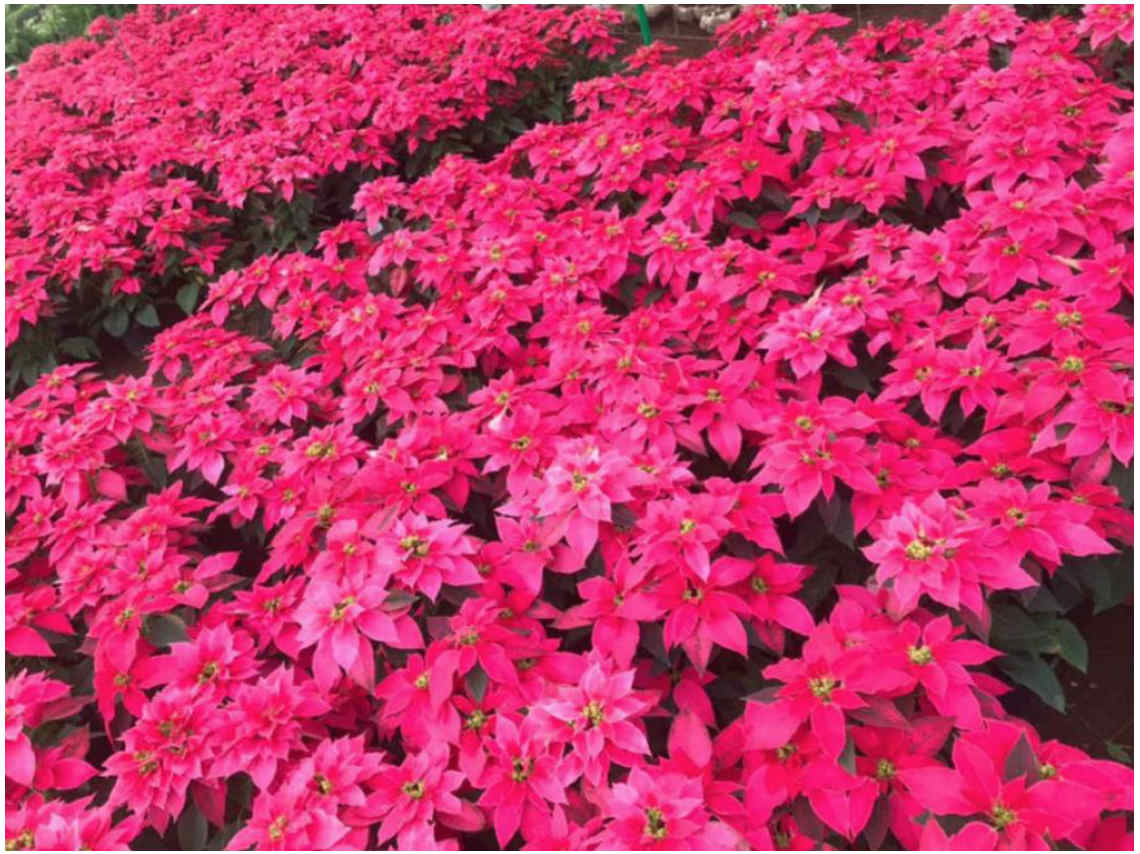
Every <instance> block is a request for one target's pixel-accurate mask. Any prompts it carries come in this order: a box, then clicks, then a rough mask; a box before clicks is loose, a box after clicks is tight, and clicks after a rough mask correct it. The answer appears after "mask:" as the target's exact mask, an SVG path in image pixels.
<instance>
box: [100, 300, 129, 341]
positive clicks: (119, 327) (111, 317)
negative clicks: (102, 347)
mask: <svg viewBox="0 0 1140 854" xmlns="http://www.w3.org/2000/svg"><path fill="white" fill-rule="evenodd" d="M130 322H131V317H130V315H129V314H127V310H126V309H125V308H123V307H122V306H117V307H116V308H114V309H113V310H112V311H111V313H110V314H108V315H107V316H106V317H104V318H103V328H104V329H105V330H106V331H107V334H108V335H110V336H111V337H112V338H122V337H123V335H124V334H126V331H127V327H128V326H129V325H130Z"/></svg>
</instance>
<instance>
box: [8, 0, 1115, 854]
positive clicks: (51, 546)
mask: <svg viewBox="0 0 1140 854" xmlns="http://www.w3.org/2000/svg"><path fill="white" fill-rule="evenodd" d="M1105 8H1108V7H1105ZM248 14H251V15H253V14H254V13H252V12H251V13H248ZM259 14H265V13H259ZM273 14H277V13H276V12H274V13H273ZM297 14H300V13H297ZM336 14H338V15H341V16H350V15H352V14H361V15H364V14H366V13H362V12H351V11H349V10H347V9H346V10H342V11H339V12H337V13H336ZM844 20H845V19H841V18H837V17H836V16H833V15H828V14H823V15H796V16H793V17H791V18H787V19H784V20H781V19H779V17H778V14H777V12H776V11H775V10H774V9H772V8H761V7H756V8H751V9H749V10H747V11H746V13H745V14H743V15H742V16H741V17H740V18H739V19H737V20H736V21H734V22H732V23H731V24H729V25H727V26H726V27H723V28H722V29H721V30H720V32H719V33H718V47H717V49H716V50H714V51H713V52H712V53H710V54H709V55H707V56H706V57H704V58H701V59H698V60H690V61H685V62H679V63H674V62H671V61H669V58H668V56H667V51H666V50H665V49H664V48H663V47H661V46H655V47H653V48H651V49H647V50H644V51H642V52H640V53H638V54H637V55H635V56H634V57H633V58H632V59H631V60H630V65H631V67H632V68H633V69H634V70H635V71H636V73H631V74H629V75H625V76H607V77H600V78H597V79H594V80H590V81H588V82H585V83H581V84H579V85H578V86H577V87H576V89H575V96H574V97H575V101H576V103H577V107H578V117H579V119H578V120H577V121H573V122H568V123H561V124H559V123H555V124H544V125H540V126H538V127H535V128H534V129H533V130H531V131H529V132H527V133H525V134H523V135H522V136H520V137H519V138H518V139H516V140H515V141H514V142H513V143H511V144H510V145H509V146H508V147H507V148H506V149H505V150H503V151H502V152H501V153H500V154H499V155H498V156H495V157H494V158H492V159H490V160H489V161H487V162H481V161H480V160H478V159H474V158H464V157H460V156H448V157H446V158H444V159H443V161H442V162H441V163H440V165H439V166H438V167H437V168H436V169H435V170H434V171H432V172H431V173H430V174H428V175H426V176H425V177H423V178H421V179H419V180H417V181H415V182H411V183H405V182H403V181H401V180H400V178H399V177H398V176H397V175H394V174H389V175H386V176H383V177H381V178H379V179H377V180H375V181H370V182H368V183H365V184H363V185H362V186H361V187H360V188H359V190H358V191H357V192H356V193H355V196H354V201H353V206H354V210H355V212H356V214H357V218H355V219H349V220H345V221H343V222H341V223H339V224H337V225H335V226H333V227H331V228H328V229H326V230H325V231H323V232H322V233H321V235H320V237H319V239H318V240H317V242H316V245H315V247H314V248H313V250H312V251H307V250H308V247H302V248H301V249H300V250H296V251H282V252H277V253H271V254H267V255H263V256H261V257H258V258H257V259H256V260H255V261H253V263H251V264H249V265H248V266H245V267H243V268H238V269H232V270H230V271H228V272H226V273H224V274H222V275H220V276H218V277H217V278H215V280H214V281H212V282H211V283H210V286H209V292H208V295H207V298H206V299H205V301H204V303H203V305H202V307H201V308H200V309H199V310H198V311H197V313H195V314H194V315H193V316H192V317H190V318H188V319H186V320H183V321H180V322H178V323H175V324H174V325H171V326H170V327H169V328H165V329H163V330H162V331H161V332H160V333H159V334H158V335H157V337H156V338H155V340H154V342H153V345H152V346H151V347H150V350H149V354H148V358H147V361H146V365H145V370H144V371H140V372H139V375H138V376H132V375H121V376H110V377H104V376H101V375H100V373H99V372H98V371H97V370H95V369H94V368H93V366H92V365H90V364H75V365H69V366H65V367H61V368H58V369H56V370H54V371H52V372H51V373H50V374H48V375H45V376H44V377H41V378H40V380H39V381H38V382H37V383H36V384H35V385H34V387H32V388H31V389H29V390H27V391H25V392H23V393H22V394H20V395H19V396H18V397H17V398H16V399H15V400H14V401H12V402H10V403H9V406H8V419H7V425H6V429H7V435H6V440H7V448H8V456H7V461H6V471H7V480H6V496H5V498H6V512H7V514H8V519H9V530H8V535H7V551H8V595H7V601H6V625H7V640H6V649H7V653H8V655H9V659H8V661H9V669H8V682H7V719H6V720H7V728H6V739H7V741H6V747H7V753H8V760H7V764H6V774H7V776H8V787H7V804H6V806H7V831H6V832H7V838H8V840H9V845H12V846H15V847H29V846H32V845H35V846H37V847H65V848H66V847H80V846H83V845H86V846H89V847H93V848H94V847H104V848H105V847H116V846H119V847H122V846H125V845H126V844H127V843H128V842H131V841H134V842H135V843H136V845H142V846H153V847H183V848H195V847H202V846H203V845H207V844H208V845H210V846H220V845H223V844H228V845H229V846H230V847H234V848H248V847H257V848H259V849H261V848H270V849H272V848H331V847H342V848H364V847H369V846H377V845H392V844H394V845H396V846H398V847H400V848H435V847H442V848H457V847H476V848H478V847H494V846H496V845H498V846H503V847H506V846H515V847H517V846H518V845H524V846H525V847H529V848H540V849H543V848H565V847H571V848H610V849H614V848H638V849H641V848H663V849H678V848H736V847H753V848H771V847H773V846H775V845H779V846H783V847H794V848H810V847H816V846H820V845H827V846H833V847H851V846H858V847H863V846H870V847H875V848H878V847H882V846H884V845H887V846H890V845H898V846H902V847H905V848H948V847H966V848H995V847H1004V848H1027V847H1028V848H1044V847H1048V846H1051V845H1062V846H1070V845H1072V846H1080V847H1088V848H1126V847H1130V846H1131V831H1130V821H1131V808H1132V771H1131V769H1130V768H1128V767H1127V766H1124V765H1121V764H1118V763H1115V762H1110V761H1107V760H1104V759H1102V758H1096V757H1090V756H1089V755H1087V754H1085V753H1084V752H1082V751H1080V750H1077V749H1075V748H1073V747H1070V746H1066V745H1064V744H1061V743H1058V742H1056V741H1050V740H1043V739H1042V738H1040V737H1039V736H1038V734H1037V733H1036V731H1035V730H1034V728H1033V727H1032V726H1031V725H1030V724H1029V723H1027V722H1025V721H1021V720H1018V719H1016V718H1014V717H1011V716H1010V715H1009V714H1008V713H1007V712H1006V711H1005V710H1004V709H1003V706H1002V701H1001V698H1002V696H1003V695H1004V694H1006V693H1007V692H1008V691H1009V687H1010V683H1011V681H1012V682H1014V683H1018V684H1023V685H1027V686H1030V687H1032V688H1033V689H1034V690H1036V691H1037V692H1038V693H1039V694H1041V695H1042V696H1043V697H1045V698H1047V699H1049V698H1052V695H1053V693H1054V686H1053V684H1052V683H1051V682H1050V679H1052V680H1053V682H1055V680H1056V677H1055V676H1054V675H1053V671H1052V669H1051V668H1050V666H1049V661H1050V657H1051V656H1053V655H1055V654H1060V655H1062V656H1064V657H1065V658H1066V659H1067V660H1069V661H1071V662H1074V663H1075V664H1076V666H1083V665H1082V656H1081V653H1082V649H1083V641H1081V639H1080V636H1079V634H1077V635H1076V637H1075V638H1074V637H1073V635H1074V634H1075V632H1074V631H1073V627H1072V625H1071V624H1070V623H1067V622H1066V621H1064V620H1063V619H1061V617H1060V616H1059V614H1060V613H1062V612H1063V611H1064V610H1066V607H1067V606H1071V604H1072V603H1073V602H1074V601H1076V600H1078V599H1080V598H1082V597H1085V596H1089V595H1092V596H1095V597H1097V600H1098V602H1100V601H1101V600H1102V599H1104V598H1105V597H1108V596H1109V595H1110V594H1109V593H1107V592H1106V590H1109V589H1111V588H1112V587H1113V584H1114V580H1115V576H1114V573H1119V572H1121V571H1123V572H1130V571H1131V570H1130V566H1129V563H1130V554H1131V545H1132V516H1131V511H1130V505H1131V491H1130V485H1129V486H1128V489H1127V490H1125V488H1124V487H1125V485H1126V484H1130V482H1131V463H1132V445H1133V442H1132V409H1133V354H1132V322H1131V314H1132V288H1133V285H1132V267H1131V257H1132V241H1131V234H1132V226H1133V224H1132V192H1133V177H1132V124H1133V114H1132V109H1131V92H1129V91H1125V90H1123V89H1120V88H1118V87H1116V86H1114V85H1113V84H1110V83H1108V82H1105V81H1104V80H1102V79H1101V77H1099V76H1098V72H1100V71H1101V70H1102V66H1101V60H1100V54H1098V53H1097V50H1099V49H1102V48H1103V47H1104V46H1105V45H1107V44H1110V43H1111V42H1112V40H1113V39H1125V40H1129V41H1130V39H1131V9H1130V8H1125V7H1113V8H1111V9H1108V11H1102V10H1100V9H1098V8H1096V7H1093V8H1090V9H1089V10H1088V12H1087V14H1086V16H1085V18H1084V19H1083V20H1082V21H1081V22H1080V23H1073V22H1072V21H1068V20H1065V19H1053V20H1049V21H1045V22H1040V23H1034V24H1027V23H1026V22H1024V21H1022V20H1021V19H1019V18H1018V17H1017V16H1016V14H1015V13H1014V12H1013V11H1012V10H1011V9H1009V8H1003V7H976V8H974V9H971V10H969V11H959V12H956V13H954V14H952V15H950V16H949V17H947V18H946V19H945V20H944V21H943V22H941V23H940V24H938V25H936V26H934V27H924V26H922V25H920V24H917V23H901V22H896V23H894V24H891V25H889V26H887V27H885V28H882V29H875V30H872V29H867V30H864V31H862V32H861V33H860V34H858V35H857V36H855V37H853V38H852V39H850V40H849V41H848V42H847V43H846V44H845V45H844V46H842V47H841V46H839V45H837V44H836V43H835V42H834V41H833V40H831V39H830V38H828V37H826V35H821V31H822V30H824V29H826V28H827V27H830V26H834V25H836V24H839V23H843V22H844ZM306 38H308V34H306ZM107 49H108V46H104V47H103V48H102V50H107ZM188 49H189V50H193V49H194V48H190V47H188ZM198 49H201V48H200V47H199V48H198ZM300 139H302V140H304V135H301V137H300ZM299 144H307V143H305V142H303V141H302V142H301V143H299ZM318 147H319V146H318ZM252 162H257V163H258V164H259V168H261V169H263V170H266V169H272V168H273V162H272V161H266V160H264V159H262V158H254V160H253V161H252ZM330 166H332V167H333V168H335V165H334V164H332V163H331V161H327V162H324V163H323V168H329V167H330ZM263 174H266V175H268V172H264V173H263ZM258 180H262V179H260V178H259V179H258ZM268 180H271V181H272V180H274V179H271V178H270V179H268ZM283 198H284V197H283ZM284 201H285V203H286V204H288V200H287V199H285V200H284ZM1125 493H1126V494H1125ZM1126 501H1127V503H1125V502H1126ZM1016 620H1022V621H1023V622H1024V621H1028V624H1029V626H1030V627H1031V628H1032V629H1033V630H1035V631H1037V632H1038V635H1032V637H1031V638H1030V641H1029V642H1025V637H1024V636H1025V632H1022V633H1021V635H1017V633H1015V632H1012V631H1009V626H1010V624H1011V622H1013V621H1016ZM1015 635H1016V637H1015ZM1041 637H1043V638H1044V640H1043V641H1042V640H1041ZM1018 638H1020V640H1021V641H1022V643H1021V645H1019V644H1018ZM1054 701H1055V700H1054Z"/></svg>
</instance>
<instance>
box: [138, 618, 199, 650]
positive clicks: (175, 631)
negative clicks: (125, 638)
mask: <svg viewBox="0 0 1140 854" xmlns="http://www.w3.org/2000/svg"><path fill="white" fill-rule="evenodd" d="M143 634H144V635H146V638H147V640H149V641H150V642H151V643H153V644H155V645H156V646H167V645H169V644H172V643H182V642H184V641H186V640H188V639H189V636H188V635H187V634H186V624H185V623H184V622H182V618H181V617H179V616H177V615H176V614H152V615H151V616H150V617H148V618H147V620H146V628H145V629H144V630H143Z"/></svg>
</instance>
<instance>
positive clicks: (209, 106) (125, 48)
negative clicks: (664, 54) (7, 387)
mask: <svg viewBox="0 0 1140 854" xmlns="http://www.w3.org/2000/svg"><path fill="white" fill-rule="evenodd" d="M612 20H613V18H612V16H611V13H605V12H602V11H600V10H597V9H591V8H584V9H580V10H576V11H572V12H567V11H557V10H539V9H536V8H534V7H525V6H517V7H516V6H512V7H508V8H506V9H503V10H501V11H499V12H497V13H495V14H493V15H488V14H486V13H484V12H483V11H482V10H480V9H478V8H475V7H471V6H457V7H447V8H433V7H426V6H422V7H414V6H399V5H397V6H374V7H368V8H365V9H356V10H353V9H347V8H338V7H336V6H324V7H321V8H314V7H305V6H296V7H291V8H289V9H282V10H278V11H277V13H276V14H273V15H271V16H269V15H266V14H265V13H264V12H262V11H259V10H257V9H256V8H254V7H249V6H222V7H210V6H202V7H195V8H188V7H176V6H174V7H163V6H143V7H142V8H141V9H140V11H139V12H138V13H137V14H133V15H128V16H127V17H125V18H123V19H122V20H121V21H109V20H107V19H98V20H97V21H96V22H95V23H94V24H92V26H91V29H90V32H89V37H88V38H86V39H77V40H75V41H72V42H68V43H67V44H65V45H44V46H42V47H41V48H39V49H37V50H36V51H35V52H34V53H33V55H32V57H31V59H30V60H29V61H28V62H27V63H26V64H24V65H23V66H21V67H20V69H19V74H18V76H14V77H12V78H10V79H8V80H7V81H6V85H5V105H6V129H7V140H8V141H7V145H6V149H5V153H6V161H5V176H6V179H7V192H6V196H5V204H6V213H7V216H6V223H5V225H6V229H5V238H6V241H7V255H6V258H7V262H8V265H7V271H6V274H5V280H6V300H5V302H6V307H7V321H6V328H5V342H6V344H8V345H10V344H12V343H13V342H15V341H16V340H17V339H18V338H19V337H20V336H21V335H26V334H27V333H28V331H29V328H30V327H33V326H35V325H36V324H37V323H39V322H40V321H41V319H43V318H45V317H48V316H51V315H53V314H63V315H66V319H68V320H71V321H72V322H75V321H77V320H78V314H79V311H80V309H79V308H77V307H76V306H75V305H74V301H78V302H79V303H80V306H81V307H82V308H83V309H84V310H89V309H90V300H91V299H92V296H91V294H89V293H86V292H92V293H98V292H99V290H100V288H105V289H106V293H104V295H103V299H105V300H106V299H107V298H108V295H113V296H116V297H118V296H129V295H135V294H140V293H142V294H144V295H146V296H147V297H148V298H150V299H152V300H154V301H157V300H158V297H159V296H161V295H163V294H164V293H165V291H166V290H171V293H173V290H177V289H178V287H179V286H183V285H186V284H197V283H204V282H205V281H206V279H207V278H209V277H212V276H214V274H215V273H216V272H217V271H218V268H219V265H222V266H229V265H228V264H226V263H225V262H227V261H230V260H231V256H232V257H244V255H243V253H244V252H247V251H248V247H247V246H243V244H247V243H249V242H250V241H251V239H252V237H253V236H254V235H255V234H257V228H258V227H259V226H261V223H260V221H261V220H264V219H266V218H267V217H268V218H269V222H270V229H271V231H272V232H273V234H272V236H273V237H274V238H278V237H280V236H281V235H280V234H278V232H283V231H284V229H285V228H286V227H289V226H287V225H286V224H284V223H276V224H273V212H274V202H275V201H277V200H281V201H283V202H285V203H289V202H292V201H293V200H294V195H295V194H297V193H298V192H301V191H310V194H311V193H312V191H314V190H316V188H317V187H318V185H319V182H321V181H325V183H327V176H330V175H334V174H338V173H346V172H354V173H358V174H367V173H370V172H376V171H377V170H390V169H391V168H393V167H395V166H397V165H398V163H399V162H400V159H401V156H402V155H404V154H407V153H415V152H416V151H417V150H419V149H422V148H423V147H425V146H430V145H431V144H432V143H433V142H438V141H439V140H441V139H442V138H445V137H446V136H447V134H449V133H453V132H455V131H456V130H458V129H461V128H463V127H465V126H466V125H468V124H470V123H472V122H475V121H477V120H481V119H484V118H486V116H487V114H488V113H489V112H490V111H492V110H493V109H497V108H508V107H511V106H513V105H515V104H516V103H517V102H518V101H519V100H521V99H522V98H523V97H524V96H525V95H526V94H527V88H528V86H531V85H533V80H532V79H531V78H533V76H534V72H536V71H538V70H543V69H546V70H554V69H557V68H559V67H561V66H564V65H565V64H566V62H567V53H568V52H569V53H570V55H571V56H572V55H574V54H577V53H579V52H580V53H581V54H583V55H585V54H586V53H589V55H590V56H591V57H595V56H604V55H607V54H609V53H612V52H613V50H614V41H613V37H612V35H611V34H610V32H609V31H608V25H609V24H610V23H612ZM206 68H208V73H203V69H206ZM373 195H374V194H373ZM377 201H378V200H377ZM311 208H312V205H311V204H310V206H309V209H307V210H306V211H305V213H306V216H307V215H308V214H312V213H313V211H312V210H311ZM294 214H296V211H294ZM261 227H264V226H261ZM291 227H292V228H293V229H294V231H296V229H297V219H294V220H292V226H291ZM235 253H236V255H235ZM173 271H177V275H174V272H173ZM76 288H79V289H81V290H83V291H85V293H81V294H78V295H72V296H71V299H72V300H73V302H69V301H68V299H67V297H68V295H69V294H71V292H72V291H74V290H75V289H76ZM195 292H196V291H195ZM116 304H118V303H117V302H116ZM132 304H133V303H132V301H127V302H126V303H125V305H127V306H128V307H129V306H131V305H132ZM148 304H149V303H148ZM73 314H75V315H76V316H75V317H73V316H72V315H73ZM136 320H137V321H138V322H139V323H141V324H142V325H143V326H148V325H149V326H154V325H157V322H158V319H157V318H156V317H151V318H148V317H147V315H145V314H139V315H137V317H136ZM124 322H125V318H124ZM114 325H115V321H108V322H107V327H108V329H109V330H111V331H112V333H113V334H115V332H116V330H114V328H113V327H114ZM68 334H72V335H74V334H75V330H73V329H72V330H68ZM119 334H121V333H119Z"/></svg>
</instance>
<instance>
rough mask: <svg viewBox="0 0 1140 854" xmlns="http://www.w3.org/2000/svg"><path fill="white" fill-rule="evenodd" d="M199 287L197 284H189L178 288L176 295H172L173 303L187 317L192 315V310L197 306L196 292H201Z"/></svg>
mask: <svg viewBox="0 0 1140 854" xmlns="http://www.w3.org/2000/svg"><path fill="white" fill-rule="evenodd" d="M201 290H202V287H201V285H198V283H197V282H190V283H189V284H188V285H182V286H181V287H179V288H178V293H177V294H176V295H174V302H177V303H178V307H179V308H180V309H182V311H184V312H185V314H187V315H193V314H194V309H195V307H196V306H197V304H198V291H201Z"/></svg>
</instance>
